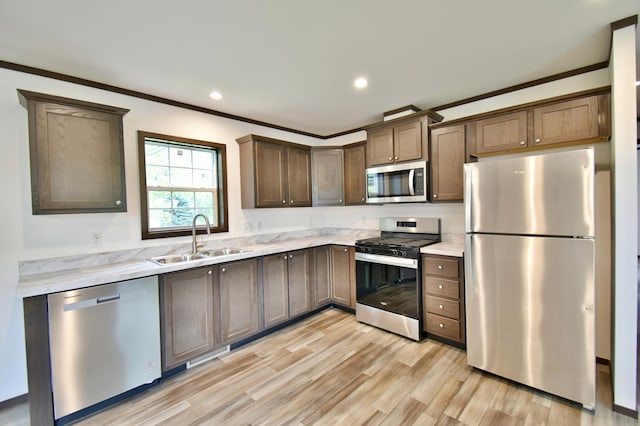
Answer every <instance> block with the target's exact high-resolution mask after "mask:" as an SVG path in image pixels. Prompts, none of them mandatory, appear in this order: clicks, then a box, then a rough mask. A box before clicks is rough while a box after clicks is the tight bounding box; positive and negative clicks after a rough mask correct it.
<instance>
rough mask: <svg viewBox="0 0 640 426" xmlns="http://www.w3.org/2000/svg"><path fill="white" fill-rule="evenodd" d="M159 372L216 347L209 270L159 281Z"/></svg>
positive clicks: (172, 276) (174, 275) (189, 272)
mask: <svg viewBox="0 0 640 426" xmlns="http://www.w3.org/2000/svg"><path fill="white" fill-rule="evenodd" d="M160 303H161V308H162V315H161V318H162V320H161V322H162V332H161V336H162V371H167V370H169V369H171V368H172V367H175V366H177V365H180V364H184V363H185V362H187V361H189V360H191V359H194V358H197V357H198V356H200V355H204V354H206V353H208V352H211V351H213V350H214V349H216V348H217V346H219V345H218V344H217V342H216V341H217V340H219V339H216V332H215V329H216V324H217V321H216V319H215V318H214V313H215V309H214V306H216V305H217V304H216V303H215V302H214V295H213V271H212V268H200V269H190V270H186V271H180V272H173V273H170V274H166V275H163V276H162V277H161V279H160Z"/></svg>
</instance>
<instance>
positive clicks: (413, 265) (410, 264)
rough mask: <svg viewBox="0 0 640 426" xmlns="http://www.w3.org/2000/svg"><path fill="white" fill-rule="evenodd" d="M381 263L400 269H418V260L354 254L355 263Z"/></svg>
mask: <svg viewBox="0 0 640 426" xmlns="http://www.w3.org/2000/svg"><path fill="white" fill-rule="evenodd" d="M358 260H360V261H362V262H369V263H381V264H384V265H391V266H400V267H402V268H409V269H418V259H407V258H404V257H392V256H382V255H379V254H368V253H356V261H358Z"/></svg>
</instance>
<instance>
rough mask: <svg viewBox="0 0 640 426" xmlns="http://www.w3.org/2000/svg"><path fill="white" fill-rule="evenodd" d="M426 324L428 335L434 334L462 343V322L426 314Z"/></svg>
mask: <svg viewBox="0 0 640 426" xmlns="http://www.w3.org/2000/svg"><path fill="white" fill-rule="evenodd" d="M425 323H426V325H425V329H426V330H427V333H433V334H437V335H438V336H442V337H446V338H447V339H451V340H458V341H460V321H456V320H452V319H450V318H445V317H441V316H439V315H434V314H425Z"/></svg>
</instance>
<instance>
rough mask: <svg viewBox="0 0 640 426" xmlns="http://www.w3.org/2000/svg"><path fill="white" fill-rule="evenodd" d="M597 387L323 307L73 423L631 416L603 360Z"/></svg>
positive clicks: (18, 417)
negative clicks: (576, 395) (586, 396)
mask: <svg viewBox="0 0 640 426" xmlns="http://www.w3.org/2000/svg"><path fill="white" fill-rule="evenodd" d="M597 394H598V398H597V399H598V401H597V407H596V413H595V415H594V414H591V413H589V412H587V411H584V410H583V409H582V408H581V407H579V406H576V405H573V404H570V403H567V402H565V401H564V400H560V399H558V398H554V397H552V396H550V395H547V394H543V393H540V392H535V391H533V390H531V389H528V388H525V387H523V386H519V385H516V384H514V383H512V382H509V381H507V380H504V379H501V378H498V377H495V376H492V375H488V374H483V373H482V372H480V371H478V370H474V369H472V368H470V367H468V366H467V364H466V357H465V353H464V351H461V350H459V349H456V348H452V347H450V346H447V345H443V344H441V343H438V342H434V341H431V340H423V341H422V342H420V343H417V342H413V341H410V340H409V339H405V338H403V337H399V336H396V335H394V334H391V333H387V332H384V331H381V330H378V329H376V328H373V327H369V326H367V325H364V324H360V323H358V322H356V321H355V318H354V316H353V315H350V314H346V313H343V312H341V311H338V310H334V309H329V310H325V311H323V312H321V313H320V314H318V315H315V316H313V317H311V318H308V319H307V320H305V321H302V322H300V323H298V324H296V325H294V326H291V327H288V328H286V329H284V330H281V331H279V332H278V333H275V334H272V335H270V336H267V337H265V338H263V339H260V340H258V341H256V342H254V343H252V344H250V345H247V346H245V347H243V348H240V349H238V350H236V351H234V352H233V353H230V354H227V355H226V356H224V357H223V358H222V359H220V360H214V361H211V362H208V363H206V364H204V365H201V366H199V367H195V368H192V369H190V370H188V371H187V372H184V373H182V374H179V375H177V376H174V377H173V378H171V379H169V380H167V381H165V382H163V383H162V384H161V385H159V386H156V387H155V388H153V389H150V390H149V391H147V392H145V393H143V394H141V395H139V396H137V397H135V398H133V399H131V400H129V401H126V402H124V403H121V404H119V405H117V406H115V407H112V408H110V409H107V410H105V411H103V412H100V413H97V414H95V415H93V416H91V417H89V418H86V419H85V420H84V421H81V422H79V423H78V424H82V425H142V424H144V425H157V424H167V425H199V424H206V425H221V424H224V425H246V424H265V425H281V424H288V425H289V424H291V425H293V424H296V425H297V424H305V425H307V424H317V425H337V424H346V425H360V424H370V425H377V424H384V425H409V424H417V425H432V424H439V425H458V424H466V425H520V424H522V425H528V424H542V425H544V424H548V425H572V424H576V425H578V424H584V425H636V424H638V423H637V421H636V420H634V419H631V418H629V417H626V416H623V415H620V414H618V413H614V412H612V411H611V408H610V407H611V387H610V375H609V370H608V367H606V366H600V365H599V366H598V389H597ZM28 422H29V420H28V409H27V404H20V405H16V406H14V407H12V408H10V409H6V410H3V411H2V412H0V424H3V425H7V424H10V425H24V424H28Z"/></svg>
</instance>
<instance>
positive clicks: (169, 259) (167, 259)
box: [149, 253, 209, 265]
mask: <svg viewBox="0 0 640 426" xmlns="http://www.w3.org/2000/svg"><path fill="white" fill-rule="evenodd" d="M208 257H209V256H206V255H204V254H202V253H189V254H169V255H167V256H158V257H152V258H151V259H149V260H150V261H152V262H153V263H157V264H158V265H171V264H173V263H183V262H191V261H194V260H201V259H207V258H208Z"/></svg>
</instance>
